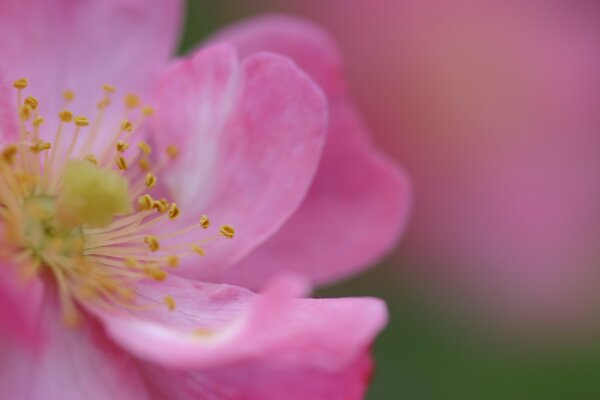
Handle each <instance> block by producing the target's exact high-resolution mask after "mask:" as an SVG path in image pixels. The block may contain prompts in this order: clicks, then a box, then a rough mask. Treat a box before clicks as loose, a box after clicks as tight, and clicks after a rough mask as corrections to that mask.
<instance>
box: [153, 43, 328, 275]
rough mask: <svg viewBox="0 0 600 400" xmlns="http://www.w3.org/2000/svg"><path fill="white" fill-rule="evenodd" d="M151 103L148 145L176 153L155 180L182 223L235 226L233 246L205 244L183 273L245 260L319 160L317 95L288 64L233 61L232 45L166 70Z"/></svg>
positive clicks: (267, 59)
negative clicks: (204, 218)
mask: <svg viewBox="0 0 600 400" xmlns="http://www.w3.org/2000/svg"><path fill="white" fill-rule="evenodd" d="M157 102H158V103H159V107H158V110H159V113H158V114H157V116H156V119H155V121H156V125H155V126H154V130H155V135H154V137H153V139H154V142H155V143H156V144H158V146H157V147H159V148H164V147H165V146H167V145H168V144H176V145H178V146H179V148H180V149H181V151H182V154H181V155H180V157H179V158H178V159H177V161H176V162H175V164H174V165H173V166H172V167H171V168H168V169H167V171H166V172H165V173H164V174H163V175H162V179H163V182H166V184H167V185H168V187H169V188H170V189H171V192H172V196H173V198H174V199H175V201H176V202H177V203H178V204H179V205H180V206H182V210H183V213H184V215H183V217H184V218H183V219H185V217H186V216H187V217H188V219H187V221H188V222H189V221H190V220H191V221H193V222H196V221H197V218H198V216H199V215H200V214H208V215H209V216H211V217H212V220H213V226H214V227H216V228H217V229H218V226H219V225H221V224H225V223H226V224H230V225H232V226H234V227H235V228H236V237H235V238H234V239H233V241H228V240H224V239H223V238H221V240H217V241H215V242H212V243H210V244H209V245H207V246H206V250H207V256H206V257H205V258H203V260H202V263H201V264H200V265H197V264H196V262H194V266H193V267H192V268H194V271H192V270H191V269H187V271H185V272H186V273H188V274H194V275H195V276H199V275H203V274H204V275H205V274H207V273H208V271H210V270H211V269H214V268H224V267H226V266H227V265H229V264H230V263H232V262H233V261H237V260H238V259H239V258H241V257H242V256H244V255H246V254H247V253H248V252H249V251H250V250H251V249H252V248H254V247H255V246H256V245H257V244H258V243H260V242H262V241H263V240H265V239H266V238H268V237H269V236H270V235H271V234H272V233H273V232H275V231H277V229H279V228H280V227H281V225H282V224H283V223H284V222H285V220H286V219H287V218H288V217H289V216H290V214H292V212H293V211H294V210H295V209H296V208H297V206H298V205H299V204H300V202H301V201H302V199H303V198H304V196H305V194H306V191H307V190H308V187H309V185H310V182H311V181H312V179H313V176H314V172H315V170H316V167H317V164H318V162H319V159H320V156H321V149H322V146H323V143H324V139H325V133H326V117H327V113H326V110H327V109H326V103H325V99H324V97H323V95H322V93H321V91H320V90H319V89H318V87H317V86H316V85H315V84H314V83H313V82H312V81H311V80H310V78H308V77H307V76H306V75H305V74H304V73H303V72H302V71H300V70H299V69H298V68H297V67H296V66H295V65H294V64H293V63H292V62H290V61H289V60H288V59H286V58H283V57H279V56H276V55H272V54H267V53H262V54H256V55H253V56H251V57H248V58H247V59H245V60H243V61H242V62H241V63H239V62H238V59H237V56H236V54H235V51H234V50H233V48H231V47H229V46H214V47H210V48H207V49H204V50H201V51H199V52H198V53H196V54H195V55H193V56H192V57H191V58H189V59H185V60H181V61H178V62H176V63H174V64H173V65H171V67H170V68H169V69H168V71H166V73H165V75H164V76H163V79H162V81H161V82H160V84H159V87H158V90H157ZM190 267H191V266H190ZM184 269H185V268H184Z"/></svg>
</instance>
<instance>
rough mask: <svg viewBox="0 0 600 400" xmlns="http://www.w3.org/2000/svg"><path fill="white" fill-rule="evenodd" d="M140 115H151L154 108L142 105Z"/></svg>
mask: <svg viewBox="0 0 600 400" xmlns="http://www.w3.org/2000/svg"><path fill="white" fill-rule="evenodd" d="M142 115H143V116H144V117H151V116H153V115H154V108H152V107H148V106H146V107H142Z"/></svg>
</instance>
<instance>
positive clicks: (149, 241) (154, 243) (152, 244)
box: [144, 235, 160, 251]
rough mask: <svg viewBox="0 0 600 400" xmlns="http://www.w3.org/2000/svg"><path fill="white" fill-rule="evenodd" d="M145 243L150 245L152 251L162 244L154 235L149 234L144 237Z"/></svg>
mask: <svg viewBox="0 0 600 400" xmlns="http://www.w3.org/2000/svg"><path fill="white" fill-rule="evenodd" d="M144 243H146V244H147V245H148V248H149V249H150V251H158V249H159V248H160V244H159V243H158V239H157V238H156V236H154V235H148V236H146V237H145V238H144Z"/></svg>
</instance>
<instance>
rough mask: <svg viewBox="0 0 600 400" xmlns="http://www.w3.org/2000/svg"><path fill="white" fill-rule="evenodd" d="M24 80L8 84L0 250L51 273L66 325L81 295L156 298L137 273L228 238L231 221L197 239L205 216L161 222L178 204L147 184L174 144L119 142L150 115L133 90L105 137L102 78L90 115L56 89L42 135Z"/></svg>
mask: <svg viewBox="0 0 600 400" xmlns="http://www.w3.org/2000/svg"><path fill="white" fill-rule="evenodd" d="M27 85H28V82H27V80H26V79H19V80H17V81H16V82H15V83H14V87H15V88H16V89H17V104H18V110H19V138H18V140H17V141H16V142H15V143H10V144H8V145H6V146H5V147H4V149H3V150H2V151H1V153H0V226H2V227H3V230H4V231H3V233H4V235H5V238H4V239H5V240H1V241H0V243H1V244H0V256H3V257H6V258H7V259H8V260H9V261H10V262H12V263H14V264H16V267H17V268H18V270H19V272H20V273H21V275H22V276H23V277H24V278H31V277H34V276H38V277H41V278H43V279H45V280H47V281H50V282H54V284H55V285H56V286H57V288H58V293H59V296H60V301H61V305H62V309H63V316H64V319H65V322H66V323H68V324H69V325H75V324H76V323H77V320H78V315H79V311H78V304H81V303H82V302H87V303H93V305H95V306H99V307H104V308H111V307H122V308H127V309H135V310H138V309H147V308H153V307H156V306H157V304H144V303H143V302H141V301H140V299H139V298H138V296H137V292H136V285H137V284H139V282H140V281H142V280H146V279H153V280H155V281H159V282H160V281H164V280H165V279H167V277H168V270H169V269H171V268H176V267H177V266H178V265H179V261H180V259H181V257H183V256H187V255H190V254H195V255H199V256H203V255H205V250H204V248H203V247H202V246H203V245H205V244H206V243H208V242H210V241H212V240H214V239H216V238H218V237H219V236H220V237H225V238H229V239H231V238H233V236H234V233H235V231H234V229H233V228H232V227H230V226H229V225H223V226H221V227H220V228H219V231H218V233H215V234H212V235H208V236H206V237H203V238H198V237H197V235H195V234H194V232H202V231H206V230H208V229H210V221H209V219H208V217H207V216H206V215H203V216H201V217H200V219H199V221H198V222H197V223H195V224H192V225H189V226H184V227H179V228H171V226H168V224H169V223H170V222H171V221H173V220H175V219H177V218H178V217H179V215H180V212H181V211H180V209H179V207H178V206H177V205H176V204H175V203H172V202H169V201H168V200H166V199H160V200H158V199H155V198H154V197H153V196H152V194H151V192H152V190H153V189H155V187H156V184H157V181H158V178H157V175H159V174H160V172H161V171H163V170H164V169H165V168H168V167H169V166H170V164H171V163H172V161H173V160H174V159H175V158H176V157H177V155H178V150H177V148H176V147H175V146H168V147H167V149H165V151H164V153H163V154H161V155H159V156H157V155H156V154H154V155H153V156H154V157H151V155H152V148H151V147H150V146H149V145H148V144H147V143H145V142H143V141H139V142H138V143H137V146H136V148H137V150H136V151H132V150H133V149H131V150H130V149H129V148H130V145H129V143H130V141H132V140H133V138H134V133H135V132H136V130H137V128H138V127H139V126H140V124H141V123H142V121H143V120H144V119H145V118H148V117H151V116H152V114H153V111H152V109H151V108H149V107H140V105H141V101H140V99H139V97H137V96H136V95H133V94H128V95H126V96H125V99H124V109H123V114H124V115H125V118H124V119H122V120H120V121H119V122H118V123H117V124H116V125H118V127H116V129H115V130H114V133H113V134H112V137H111V136H108V137H106V136H101V133H102V134H104V133H105V132H106V128H105V127H103V124H106V117H105V113H106V109H107V108H108V107H109V106H110V104H111V102H112V98H111V97H112V95H113V94H114V92H115V88H114V87H112V86H110V85H104V86H103V90H104V95H103V97H102V98H101V100H100V102H99V103H98V105H97V111H96V115H95V118H93V119H92V122H90V120H88V119H87V118H86V117H83V116H74V115H73V114H72V113H71V112H70V111H68V110H67V109H66V107H67V106H68V105H69V104H70V103H71V102H73V101H74V94H73V93H72V92H71V91H66V92H65V93H64V94H63V97H64V100H65V109H63V111H60V112H59V113H58V126H57V128H56V130H55V133H54V138H53V139H52V140H51V141H45V140H44V139H42V138H43V137H44V136H43V135H42V131H41V127H42V126H43V124H44V119H43V118H42V116H41V115H40V112H39V111H40V107H39V102H38V100H37V99H36V98H35V97H31V96H29V97H26V98H23V97H24V95H23V91H24V89H25V88H26V87H27ZM132 121H133V122H132ZM69 125H72V126H73V128H72V133H70V134H69V133H68V129H67V128H68V126H69ZM86 129H87V132H85V138H84V140H82V139H81V138H80V136H81V135H82V133H83V132H84V130H86ZM101 139H102V140H101ZM165 225H167V226H165ZM157 232H159V233H157ZM183 235H185V238H182V237H183ZM190 236H191V238H193V239H192V240H190V239H189V237H190ZM186 239H187V240H186ZM158 306H163V307H166V308H167V309H168V310H173V309H174V308H175V306H176V305H175V301H174V299H173V298H172V297H171V296H166V297H165V298H164V303H163V304H162V305H160V304H159V305H158Z"/></svg>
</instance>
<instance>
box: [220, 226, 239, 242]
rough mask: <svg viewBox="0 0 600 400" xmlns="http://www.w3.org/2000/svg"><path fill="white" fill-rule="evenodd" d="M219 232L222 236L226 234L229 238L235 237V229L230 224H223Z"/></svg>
mask: <svg viewBox="0 0 600 400" xmlns="http://www.w3.org/2000/svg"><path fill="white" fill-rule="evenodd" d="M219 233H220V234H221V235H222V236H225V237H226V238H227V239H233V236H234V235H235V229H233V228H232V227H231V226H229V225H222V226H221V229H219Z"/></svg>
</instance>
